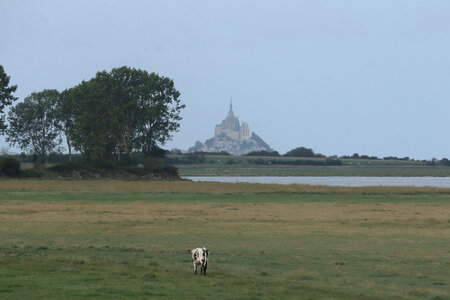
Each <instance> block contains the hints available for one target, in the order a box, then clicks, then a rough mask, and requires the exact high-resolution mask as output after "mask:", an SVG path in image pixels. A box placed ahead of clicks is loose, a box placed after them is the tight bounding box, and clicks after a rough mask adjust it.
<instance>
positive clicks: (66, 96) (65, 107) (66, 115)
mask: <svg viewBox="0 0 450 300" xmlns="http://www.w3.org/2000/svg"><path fill="white" fill-rule="evenodd" d="M56 110H57V118H58V122H59V127H60V128H61V130H62V131H63V132H64V134H65V136H66V142H67V150H68V151H69V161H72V136H73V131H74V126H75V116H74V110H73V102H72V101H71V98H70V91H69V90H64V91H62V92H61V93H60V94H59V97H58V100H57V104H56Z"/></svg>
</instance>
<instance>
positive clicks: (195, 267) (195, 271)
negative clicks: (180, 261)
mask: <svg viewBox="0 0 450 300" xmlns="http://www.w3.org/2000/svg"><path fill="white" fill-rule="evenodd" d="M194 275H197V264H196V263H194Z"/></svg>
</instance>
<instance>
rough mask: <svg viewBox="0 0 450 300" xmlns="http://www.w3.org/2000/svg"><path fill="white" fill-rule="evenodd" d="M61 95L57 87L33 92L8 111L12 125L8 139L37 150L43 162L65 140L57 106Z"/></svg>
mask: <svg viewBox="0 0 450 300" xmlns="http://www.w3.org/2000/svg"><path fill="white" fill-rule="evenodd" d="M58 97H59V92H58V91H57V90H43V91H42V92H38V93H32V94H31V95H30V96H28V97H26V98H25V100H24V101H23V102H21V103H18V104H17V105H16V106H14V107H12V108H11V110H10V111H9V113H8V120H9V123H10V127H9V128H8V129H7V131H6V133H7V138H6V141H7V142H9V143H10V145H14V146H19V148H20V149H22V150H24V151H31V152H33V153H34V154H35V155H37V157H38V159H39V161H40V162H41V163H42V164H45V162H46V159H47V155H48V154H49V153H50V152H52V151H58V150H60V148H59V146H60V144H61V142H62V140H61V137H60V127H59V124H58V118H57V116H58V112H57V109H56V105H57V101H58Z"/></svg>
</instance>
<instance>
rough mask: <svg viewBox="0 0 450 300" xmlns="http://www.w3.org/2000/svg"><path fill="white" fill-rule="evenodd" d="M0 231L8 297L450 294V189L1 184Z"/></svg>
mask: <svg viewBox="0 0 450 300" xmlns="http://www.w3.org/2000/svg"><path fill="white" fill-rule="evenodd" d="M0 236H1V243H0V298H2V299H29V298H43V299H51V298H68V299H75V298H89V299H90V298H98V299H128V298H138V299H143V298H148V299H157V298H160V299H209V298H212V297H215V298H217V299H392V298H396V299H449V295H450V287H449V285H450V254H449V250H448V249H450V190H448V189H436V188H402V187H389V188H382V187H373V188H372V187H368V188H340V187H320V186H301V185H287V186H281V185H261V184H247V183H238V184H227V183H223V184H219V183H201V182H187V181H174V182H136V181H133V182H131V181H129V182H127V181H51V180H42V181H32V180H2V181H0ZM201 246H206V247H207V248H209V249H210V250H211V255H210V264H209V266H208V276H206V277H201V276H199V275H197V276H194V275H193V268H192V264H191V259H190V256H189V254H187V253H186V252H187V250H188V249H192V248H195V247H201Z"/></svg>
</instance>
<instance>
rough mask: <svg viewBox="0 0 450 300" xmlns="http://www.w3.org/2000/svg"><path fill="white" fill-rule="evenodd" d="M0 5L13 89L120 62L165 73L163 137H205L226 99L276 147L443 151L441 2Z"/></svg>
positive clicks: (183, 141)
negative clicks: (170, 119)
mask: <svg viewBox="0 0 450 300" xmlns="http://www.w3.org/2000/svg"><path fill="white" fill-rule="evenodd" d="M0 15H1V17H0V28H1V32H2V35H1V39H0V64H2V65H3V66H4V68H5V71H6V73H7V74H8V75H10V76H11V83H12V84H17V85H18V90H17V93H16V95H17V96H18V97H19V98H20V99H21V100H22V99H23V98H24V97H26V96H27V95H29V94H30V93H31V92H33V91H41V90H43V89H53V88H55V89H58V90H63V89H65V88H69V87H72V86H74V85H76V84H78V83H80V82H81V81H82V80H89V79H90V78H92V77H93V76H94V75H95V73H96V72H97V71H101V70H108V71H109V70H111V69H112V68H114V67H120V66H123V65H127V66H130V67H134V68H140V69H144V70H147V71H149V72H156V73H158V74H160V75H162V76H167V77H170V78H172V79H173V80H174V82H175V86H176V88H177V89H178V90H179V91H180V92H181V99H182V102H183V103H184V104H186V109H185V110H183V111H182V117H183V121H182V123H181V129H180V131H179V132H178V133H175V134H174V137H173V141H171V142H169V143H168V144H166V145H165V148H169V149H171V148H175V147H176V148H180V149H187V148H189V147H190V146H192V145H194V143H195V141H197V140H200V141H202V142H204V141H205V139H207V138H210V137H212V136H213V135H214V126H215V125H216V124H218V123H220V122H221V121H222V120H223V119H224V117H225V116H226V114H227V112H228V107H229V101H230V97H233V108H234V112H235V114H236V115H237V116H238V117H239V119H240V121H241V122H242V121H246V122H247V123H249V126H250V131H254V132H256V133H257V134H258V135H259V136H260V137H262V138H263V139H264V140H265V141H266V142H267V143H268V144H269V145H270V146H271V147H272V148H274V149H275V150H278V151H279V152H280V153H285V152H286V151H288V150H290V149H292V148H295V147H298V146H305V147H308V148H312V149H313V150H314V151H315V152H319V153H323V154H326V155H334V154H336V155H345V154H350V155H351V154H353V153H355V152H357V153H359V154H367V155H376V156H380V157H383V156H388V155H394V156H410V157H412V158H417V159H431V158H433V157H436V158H442V157H450V138H449V136H448V128H449V123H450V1H447V0H441V1H438V0H434V1H433V0H423V1H419V0H373V1H369V0H367V1H364V0H340V1H338V0H327V1H325V0H322V1H320V0H314V1H300V0H296V1H280V0H278V1H276V0H274V1H262V0H254V1H245V0H241V1H230V0H226V1H212V0H209V1H179V0H177V1H170V0H161V1H137V0H129V1H112V0H107V1H95V0H88V1H81V0H77V1H75V0H74V1H64V0H54V1H50V0H49V1H45V0H40V1H21V0H14V1H12V0H11V1H7V0H0ZM1 145H3V146H5V145H6V144H5V143H4V142H3V140H2V141H1Z"/></svg>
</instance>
